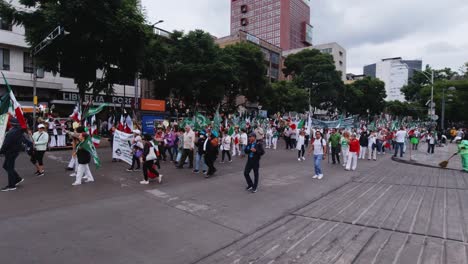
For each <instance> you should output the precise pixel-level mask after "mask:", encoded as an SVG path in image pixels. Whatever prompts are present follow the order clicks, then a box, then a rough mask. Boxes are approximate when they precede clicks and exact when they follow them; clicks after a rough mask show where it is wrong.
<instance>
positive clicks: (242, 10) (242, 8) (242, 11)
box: [241, 5, 249, 14]
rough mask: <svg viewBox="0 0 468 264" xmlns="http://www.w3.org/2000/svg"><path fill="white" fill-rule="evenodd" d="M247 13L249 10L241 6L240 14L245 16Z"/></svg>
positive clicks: (245, 6)
mask: <svg viewBox="0 0 468 264" xmlns="http://www.w3.org/2000/svg"><path fill="white" fill-rule="evenodd" d="M248 11H249V8H248V6H247V5H241V13H242V14H245V13H247V12H248Z"/></svg>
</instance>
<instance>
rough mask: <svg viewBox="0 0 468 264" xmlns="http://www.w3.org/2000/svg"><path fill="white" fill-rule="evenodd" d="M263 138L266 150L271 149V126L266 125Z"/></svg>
mask: <svg viewBox="0 0 468 264" xmlns="http://www.w3.org/2000/svg"><path fill="white" fill-rule="evenodd" d="M265 136H266V137H265V140H266V148H267V149H269V148H271V143H272V138H273V127H272V125H268V128H267V131H266V135H265Z"/></svg>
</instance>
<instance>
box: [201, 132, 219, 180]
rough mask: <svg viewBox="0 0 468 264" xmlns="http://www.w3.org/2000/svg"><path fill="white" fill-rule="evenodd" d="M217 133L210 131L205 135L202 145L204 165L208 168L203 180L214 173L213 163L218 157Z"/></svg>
mask: <svg viewBox="0 0 468 264" xmlns="http://www.w3.org/2000/svg"><path fill="white" fill-rule="evenodd" d="M218 144H219V143H218V133H217V132H216V131H211V132H208V133H207V134H206V140H205V142H204V143H203V153H204V154H205V164H206V166H207V167H208V171H207V172H206V176H205V178H209V177H211V176H213V175H214V174H215V172H216V168H215V166H214V163H215V161H216V158H217V157H218Z"/></svg>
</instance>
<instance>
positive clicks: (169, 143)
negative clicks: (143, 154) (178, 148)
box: [163, 127, 175, 162]
mask: <svg viewBox="0 0 468 264" xmlns="http://www.w3.org/2000/svg"><path fill="white" fill-rule="evenodd" d="M174 141H175V135H174V132H173V131H172V130H171V128H170V127H168V128H166V133H165V135H164V152H166V151H167V152H169V156H170V157H171V162H173V161H174V155H175V153H174V152H173V149H174ZM165 156H166V153H164V155H163V157H165Z"/></svg>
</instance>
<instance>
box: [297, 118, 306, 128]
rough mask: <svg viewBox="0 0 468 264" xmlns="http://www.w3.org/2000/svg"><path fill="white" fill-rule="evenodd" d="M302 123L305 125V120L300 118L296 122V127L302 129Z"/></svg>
mask: <svg viewBox="0 0 468 264" xmlns="http://www.w3.org/2000/svg"><path fill="white" fill-rule="evenodd" d="M304 125H305V120H304V119H302V120H301V121H299V124H297V128H298V129H302V128H303V127H304Z"/></svg>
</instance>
